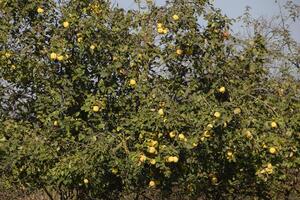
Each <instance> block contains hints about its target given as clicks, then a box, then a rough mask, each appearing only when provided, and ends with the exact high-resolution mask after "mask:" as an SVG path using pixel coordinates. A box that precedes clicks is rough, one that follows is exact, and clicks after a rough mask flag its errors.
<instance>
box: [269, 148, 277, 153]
mask: <svg viewBox="0 0 300 200" xmlns="http://www.w3.org/2000/svg"><path fill="white" fill-rule="evenodd" d="M269 152H270V153H271V154H275V153H276V152H277V150H276V148H275V147H270V149H269Z"/></svg>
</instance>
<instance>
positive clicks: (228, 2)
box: [115, 0, 300, 41]
mask: <svg viewBox="0 0 300 200" xmlns="http://www.w3.org/2000/svg"><path fill="white" fill-rule="evenodd" d="M115 1H116V2H118V3H119V5H120V6H121V7H124V8H127V9H128V8H134V0H115ZM155 2H156V3H157V4H161V5H163V4H164V2H165V0H155ZM279 2H280V3H281V4H284V3H285V2H287V0H279ZM294 2H295V3H297V4H299V5H300V0H294ZM215 6H216V7H218V8H221V9H222V11H223V13H225V14H226V15H227V16H228V17H231V18H235V17H238V16H240V15H242V14H243V12H244V10H245V7H246V6H250V7H251V8H252V9H251V14H252V15H253V16H255V17H259V16H263V17H266V18H270V17H271V16H274V15H277V14H279V8H278V5H277V4H276V3H275V0H215ZM233 29H234V31H238V30H239V26H238V25H236V26H234V27H233ZM292 35H293V37H294V38H296V39H297V40H298V41H300V23H298V24H292Z"/></svg>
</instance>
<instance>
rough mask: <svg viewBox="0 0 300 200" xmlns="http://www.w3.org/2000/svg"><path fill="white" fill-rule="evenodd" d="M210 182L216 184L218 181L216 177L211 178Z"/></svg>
mask: <svg viewBox="0 0 300 200" xmlns="http://www.w3.org/2000/svg"><path fill="white" fill-rule="evenodd" d="M211 182H212V184H217V182H218V179H217V177H215V176H214V177H212V178H211Z"/></svg>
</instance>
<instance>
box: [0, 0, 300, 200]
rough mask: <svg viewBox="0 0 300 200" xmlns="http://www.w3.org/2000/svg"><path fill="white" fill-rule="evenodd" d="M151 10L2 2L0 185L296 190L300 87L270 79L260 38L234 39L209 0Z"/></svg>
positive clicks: (214, 192)
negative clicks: (293, 176)
mask: <svg viewBox="0 0 300 200" xmlns="http://www.w3.org/2000/svg"><path fill="white" fill-rule="evenodd" d="M147 2H148V3H147V9H144V10H128V11H125V10H123V9H121V8H118V7H114V6H112V5H111V4H110V2H107V1H104V0H71V1H58V2H57V1H52V0H48V1H41V0H37V1H24V0H22V1H20V0H2V1H0V16H1V20H0V27H1V31H0V41H1V43H0V75H1V79H2V83H3V85H2V86H1V90H0V91H1V94H2V97H1V103H0V105H1V108H0V116H1V123H0V126H1V132H0V138H2V139H1V143H0V145H1V146H0V148H1V149H0V150H1V151H0V156H1V165H0V166H1V168H0V169H1V174H3V176H2V177H3V180H4V181H6V183H7V184H16V183H18V184H22V185H23V186H24V187H27V188H31V189H45V190H46V188H51V189H53V190H56V191H58V192H60V193H61V195H62V198H63V196H64V197H65V198H69V199H70V198H71V196H72V195H73V196H75V197H74V198H78V199H92V198H93V199H95V198H98V199H119V198H121V197H124V196H126V195H127V194H135V195H137V198H138V196H139V195H142V194H143V193H144V192H145V191H157V192H160V193H161V195H162V196H166V197H167V196H169V195H171V194H172V193H173V192H175V190H176V192H178V193H182V194H184V195H187V196H188V197H189V198H190V199H192V198H196V197H199V196H201V197H203V198H207V199H235V198H240V197H241V196H242V197H245V198H246V197H249V198H252V197H256V198H259V199H271V198H276V197H277V195H278V194H279V193H280V192H282V190H284V191H289V192H291V191H292V192H294V190H295V187H294V186H293V185H290V184H287V183H288V182H287V179H289V176H290V175H291V173H296V175H297V173H298V169H299V164H300V157H299V141H300V102H299V98H300V97H299V89H300V84H299V81H297V80H295V79H294V78H293V77H291V76H290V75H288V74H285V75H284V76H281V77H272V76H270V74H269V71H268V68H267V66H268V64H269V60H268V55H269V54H268V52H269V49H268V48H267V43H266V38H265V37H264V36H263V35H261V34H259V33H255V35H254V36H253V38H251V39H250V40H244V41H243V40H240V39H239V38H236V37H234V36H232V35H230V29H229V27H230V24H231V20H229V19H228V18H227V17H225V16H223V15H222V14H221V11H220V10H218V9H216V8H214V7H213V5H212V4H211V3H210V2H209V1H207V0H175V1H174V2H170V3H168V4H167V5H166V6H162V7H158V6H156V5H155V4H154V3H152V1H147ZM199 19H202V20H199ZM4 174H5V176H4ZM4 177H5V179H4ZM243 195H244V196H243Z"/></svg>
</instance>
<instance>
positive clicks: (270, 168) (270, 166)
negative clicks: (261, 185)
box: [264, 163, 273, 174]
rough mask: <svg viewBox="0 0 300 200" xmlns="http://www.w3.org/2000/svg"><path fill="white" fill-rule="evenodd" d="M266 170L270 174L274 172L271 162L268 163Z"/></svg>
mask: <svg viewBox="0 0 300 200" xmlns="http://www.w3.org/2000/svg"><path fill="white" fill-rule="evenodd" d="M264 170H265V172H267V173H268V174H272V173H273V166H272V164H271V163H268V164H267V167H266V168H265V169H264Z"/></svg>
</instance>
